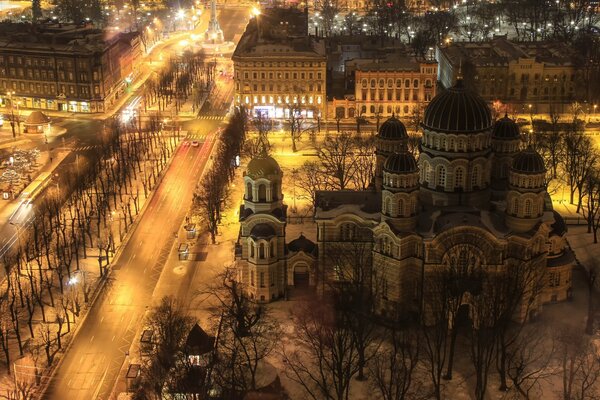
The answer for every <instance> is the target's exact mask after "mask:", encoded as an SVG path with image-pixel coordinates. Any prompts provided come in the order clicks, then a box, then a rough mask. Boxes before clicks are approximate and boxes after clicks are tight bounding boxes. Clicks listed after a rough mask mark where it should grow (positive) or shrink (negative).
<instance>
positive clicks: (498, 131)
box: [492, 115, 521, 140]
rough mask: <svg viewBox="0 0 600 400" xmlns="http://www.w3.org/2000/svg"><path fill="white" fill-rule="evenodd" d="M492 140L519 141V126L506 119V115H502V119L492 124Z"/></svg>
mask: <svg viewBox="0 0 600 400" xmlns="http://www.w3.org/2000/svg"><path fill="white" fill-rule="evenodd" d="M492 138H494V139H502V140H514V139H520V138H521V132H520V131H519V125H517V124H516V122H515V121H513V120H512V119H510V118H508V115H504V118H501V119H499V120H498V121H496V123H495V124H494V130H493V131H492Z"/></svg>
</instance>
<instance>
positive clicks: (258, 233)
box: [250, 223, 277, 239]
mask: <svg viewBox="0 0 600 400" xmlns="http://www.w3.org/2000/svg"><path fill="white" fill-rule="evenodd" d="M276 234H277V233H276V232H275V228H273V227H272V226H271V225H269V224H265V223H260V224H256V225H254V226H253V227H252V229H251V230H250V236H251V237H252V239H266V238H270V237H273V236H275V235H276Z"/></svg>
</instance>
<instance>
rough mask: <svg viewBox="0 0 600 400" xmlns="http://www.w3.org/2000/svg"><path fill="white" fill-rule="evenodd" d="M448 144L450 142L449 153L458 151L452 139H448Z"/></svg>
mask: <svg viewBox="0 0 600 400" xmlns="http://www.w3.org/2000/svg"><path fill="white" fill-rule="evenodd" d="M448 142H449V146H448V147H449V148H448V150H449V151H456V149H455V148H454V139H453V138H450V139H448Z"/></svg>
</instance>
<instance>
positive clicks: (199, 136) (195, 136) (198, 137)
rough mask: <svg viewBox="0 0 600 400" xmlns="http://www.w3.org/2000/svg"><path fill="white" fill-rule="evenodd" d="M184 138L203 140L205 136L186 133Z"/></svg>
mask: <svg viewBox="0 0 600 400" xmlns="http://www.w3.org/2000/svg"><path fill="white" fill-rule="evenodd" d="M185 138H186V139H190V140H204V139H206V134H205V133H198V132H194V133H188V134H187V135H186V136H185Z"/></svg>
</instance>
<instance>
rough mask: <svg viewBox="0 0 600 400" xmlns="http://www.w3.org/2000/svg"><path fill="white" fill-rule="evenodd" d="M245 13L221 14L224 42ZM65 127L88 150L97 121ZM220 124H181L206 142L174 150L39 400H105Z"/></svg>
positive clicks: (226, 87)
mask: <svg viewBox="0 0 600 400" xmlns="http://www.w3.org/2000/svg"><path fill="white" fill-rule="evenodd" d="M247 14H248V12H247V10H223V11H222V13H221V16H220V21H221V26H222V29H223V31H224V36H225V38H226V40H232V39H233V36H234V35H235V34H236V33H241V32H242V31H243V29H244V26H245V24H246V21H247ZM221 84H222V86H223V93H220V96H218V97H221V98H222V100H223V102H226V101H231V97H230V96H231V86H232V85H231V83H229V82H222V83H221ZM226 111H227V110H226V109H225V108H223V109H219V110H218V114H220V115H224V114H225V113H226ZM69 124H71V126H69V128H70V129H69V132H76V131H79V132H80V133H83V132H85V134H83V135H77V138H78V141H79V144H81V145H93V143H94V131H96V130H97V129H98V128H99V125H98V124H95V123H93V122H91V121H90V122H89V123H88V122H77V121H73V122H69ZM220 124H221V121H220V120H208V119H204V120H203V119H201V120H192V121H185V122H183V123H182V130H187V131H191V132H193V133H194V134H195V135H194V136H195V137H196V139H198V138H206V140H202V141H201V146H200V147H192V146H180V147H179V148H178V150H177V152H176V154H175V155H174V157H173V161H172V164H171V165H170V167H169V169H168V170H167V171H166V172H165V176H164V178H163V181H162V182H161V183H160V185H159V186H158V187H157V188H156V189H155V190H156V193H155V194H154V197H153V198H152V199H151V200H150V203H149V204H148V206H147V209H146V211H145V214H144V215H143V216H142V217H141V219H140V220H139V224H138V226H137V227H136V228H135V231H134V232H133V234H132V236H131V237H130V238H129V240H128V242H127V243H126V244H125V247H124V248H123V250H122V252H121V254H120V256H119V258H118V260H116V263H115V264H114V265H113V272H112V274H111V276H110V278H109V279H110V281H109V282H107V285H106V287H105V289H104V290H103V291H102V293H101V294H100V297H99V298H98V299H97V301H96V302H95V304H94V306H93V307H92V309H91V310H90V311H89V314H88V316H87V319H86V321H85V323H84V324H83V325H82V326H81V328H80V330H79V332H78V334H77V336H76V337H75V339H74V341H73V343H72V345H71V348H70V349H69V351H68V352H67V354H66V355H65V358H64V359H63V362H62V364H61V365H60V367H59V368H58V369H57V371H56V373H55V375H54V377H53V379H52V381H51V383H50V385H49V386H48V389H47V390H46V392H45V394H44V396H43V398H44V399H52V400H55V399H56V400H65V399H69V400H89V399H107V398H108V396H109V395H110V393H111V389H112V388H113V385H114V383H115V382H116V380H117V378H118V374H119V371H120V369H121V366H122V365H123V363H124V362H125V361H126V359H127V355H126V353H127V352H128V350H129V348H130V347H131V344H132V341H133V340H138V339H139V338H136V337H135V332H136V331H137V329H138V327H139V326H140V324H141V323H142V320H143V316H144V313H145V312H146V311H147V309H148V306H149V305H150V304H151V302H152V293H153V291H154V289H155V286H156V283H157V281H158V278H159V276H160V274H161V272H162V269H163V267H164V265H165V264H166V262H167V259H168V256H169V253H170V252H171V250H172V247H173V244H174V242H175V232H177V230H178V229H179V228H180V226H181V224H182V223H183V219H184V217H185V215H186V212H187V210H188V205H189V204H190V203H191V200H192V196H193V190H194V187H195V184H196V182H197V179H198V176H200V174H201V172H202V170H203V168H204V166H205V164H206V162H207V160H208V157H209V153H210V149H211V147H212V142H213V140H214V135H213V133H214V132H215V131H216V129H217V128H218V126H219V125H220ZM69 139H70V138H69V137H67V138H66V140H69ZM79 144H78V145H79Z"/></svg>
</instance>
